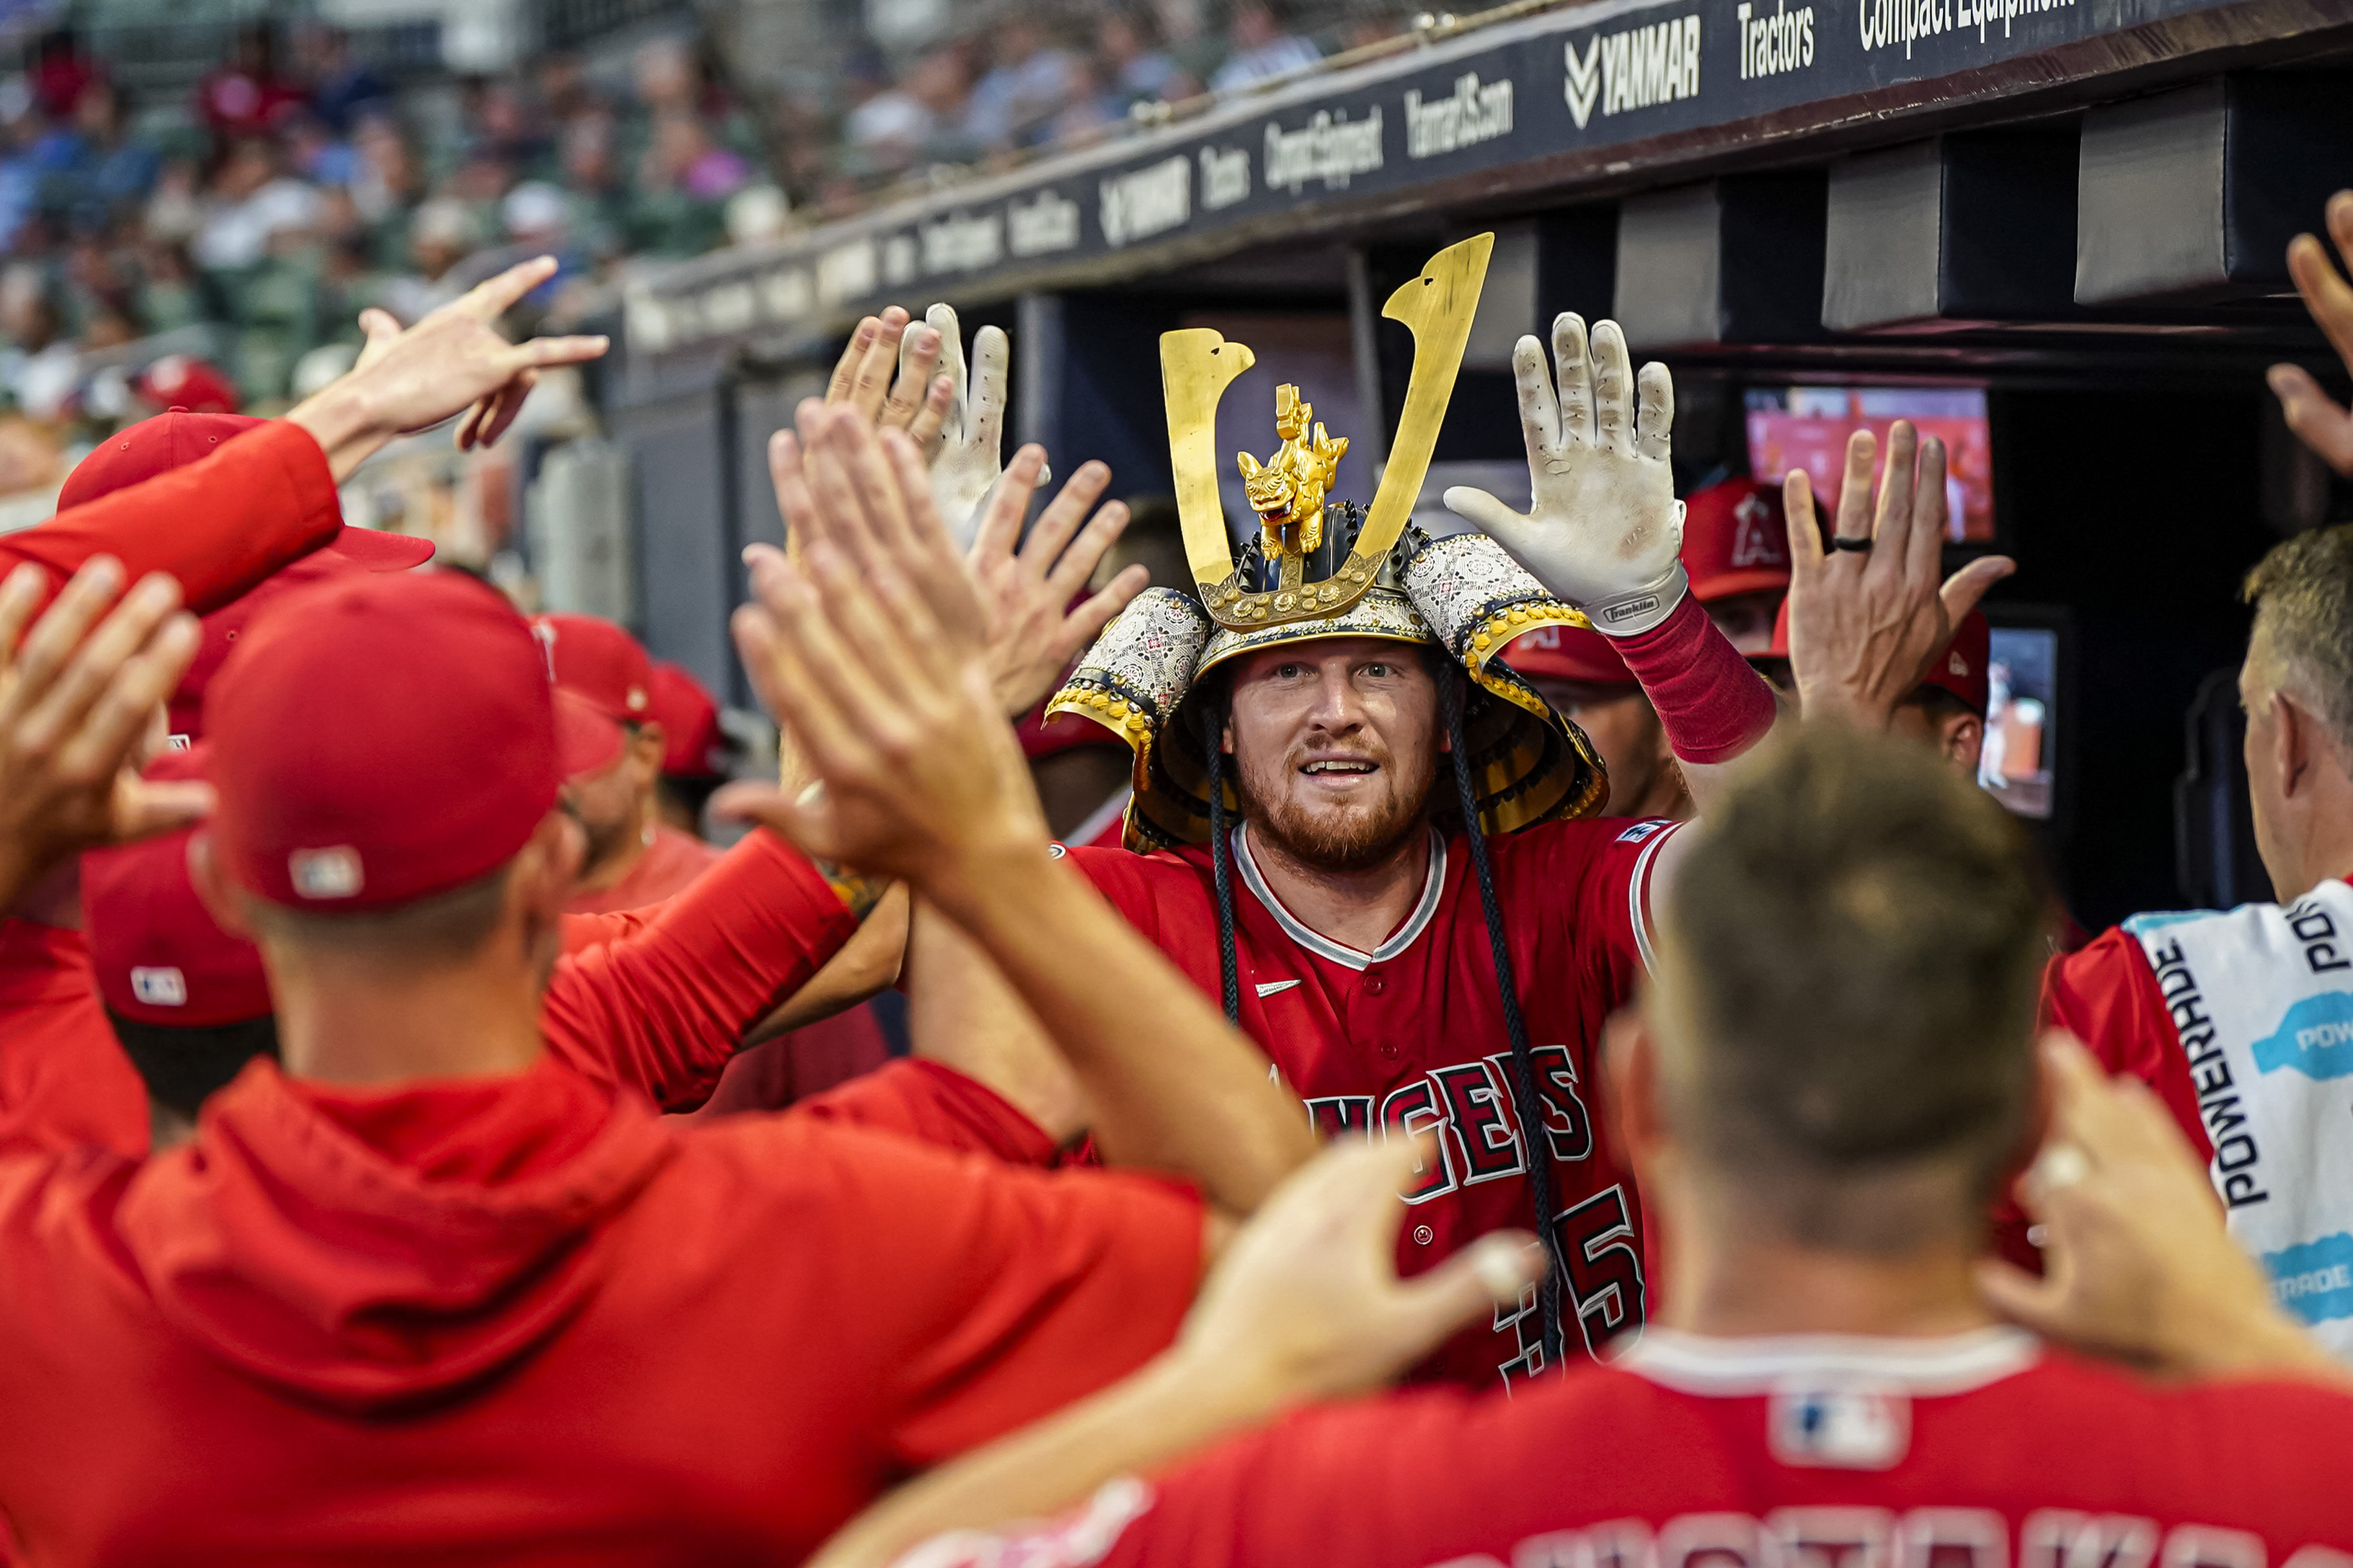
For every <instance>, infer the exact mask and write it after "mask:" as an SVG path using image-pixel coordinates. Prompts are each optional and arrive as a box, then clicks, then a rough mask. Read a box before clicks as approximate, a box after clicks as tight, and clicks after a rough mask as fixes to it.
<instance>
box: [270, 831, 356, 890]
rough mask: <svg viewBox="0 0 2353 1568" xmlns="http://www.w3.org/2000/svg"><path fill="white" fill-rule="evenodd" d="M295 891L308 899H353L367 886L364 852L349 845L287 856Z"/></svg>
mask: <svg viewBox="0 0 2353 1568" xmlns="http://www.w3.org/2000/svg"><path fill="white" fill-rule="evenodd" d="M286 874H287V877H288V878H289V879H290V880H291V881H292V882H293V884H294V891H295V892H296V893H298V894H299V895H301V897H303V898H306V899H350V898H356V897H358V896H359V890H360V889H362V888H363V887H364V886H366V885H367V877H366V874H365V873H364V871H363V870H362V869H361V868H360V852H359V851H358V850H356V849H354V848H353V847H351V846H350V845H348V844H338V845H336V846H335V847H332V848H331V849H297V850H295V851H294V852H293V853H292V854H290V855H289V856H287V857H286Z"/></svg>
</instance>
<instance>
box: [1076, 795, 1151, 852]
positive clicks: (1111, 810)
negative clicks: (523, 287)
mask: <svg viewBox="0 0 2353 1568" xmlns="http://www.w3.org/2000/svg"><path fill="white" fill-rule="evenodd" d="M1134 797H1135V786H1134V784H1129V785H1127V786H1126V787H1125V788H1124V789H1122V790H1121V791H1119V793H1118V794H1116V795H1113V796H1112V797H1111V798H1110V799H1109V800H1107V801H1105V802H1103V804H1102V805H1099V806H1097V807H1095V809H1094V812H1093V814H1092V816H1089V817H1088V818H1087V819H1086V820H1085V821H1084V822H1082V823H1080V824H1079V825H1078V826H1076V827H1073V828H1071V830H1070V832H1068V833H1066V834H1064V835H1063V836H1062V842H1063V843H1065V844H1092V843H1093V842H1094V841H1095V840H1096V839H1098V838H1100V837H1103V830H1104V829H1106V828H1108V827H1109V826H1111V825H1112V824H1113V823H1114V822H1117V821H1118V820H1119V819H1120V817H1121V816H1124V815H1125V813H1126V811H1127V803H1128V802H1129V801H1130V800H1132V799H1134Z"/></svg>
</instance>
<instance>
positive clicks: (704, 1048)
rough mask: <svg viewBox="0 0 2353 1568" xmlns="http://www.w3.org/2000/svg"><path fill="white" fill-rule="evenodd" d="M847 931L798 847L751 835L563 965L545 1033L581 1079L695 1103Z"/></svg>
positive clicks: (845, 915) (842, 914)
mask: <svg viewBox="0 0 2353 1568" xmlns="http://www.w3.org/2000/svg"><path fill="white" fill-rule="evenodd" d="M857 929H858V925H857V919H856V916H855V914H854V913H853V911H852V910H849V908H847V907H845V905H844V903H843V901H842V900H841V899H840V898H839V896H838V895H837V894H836V893H835V892H834V890H833V889H832V888H831V887H830V886H829V885H828V882H827V881H826V879H825V878H823V877H822V876H820V875H818V871H817V869H816V868H814V867H813V866H811V865H810V864H809V862H808V860H807V858H805V857H803V856H802V855H801V853H800V852H799V851H798V850H797V849H795V848H793V847H791V846H790V845H789V844H786V843H784V842H782V841H780V840H779V839H777V838H776V837H775V836H773V835H771V834H767V833H753V834H750V835H748V836H746V837H744V840H743V841H742V842H741V843H739V844H737V845H736V846H735V847H733V848H732V849H730V850H729V851H728V852H727V853H726V854H725V855H723V856H722V857H721V858H720V859H719V861H718V863H717V864H716V865H714V866H712V868H711V869H710V870H709V871H707V872H705V873H704V874H703V875H702V876H701V877H699V878H697V879H695V881H694V883H693V885H692V886H691V887H689V888H688V889H686V890H685V891H683V892H681V893H680V894H679V895H678V896H677V897H675V898H673V899H670V900H667V901H666V902H665V903H664V904H663V906H662V909H661V911H660V912H659V914H657V915H656V916H655V917H654V918H653V919H652V920H650V921H647V922H646V924H645V925H644V926H643V927H642V929H640V930H638V931H635V932H634V933H632V934H630V935H628V936H624V937H622V938H620V939H618V940H617V941H613V942H602V943H599V944H597V945H595V946H592V947H588V948H586V949H583V950H581V951H579V952H574V953H571V954H569V955H567V956H566V957H565V958H563V959H561V960H559V961H558V962H557V964H556V968H555V974H554V978H553V979H551V980H550V981H549V983H548V988H547V999H546V1004H545V1006H544V1008H543V1011H542V1014H541V1017H540V1028H541V1032H542V1033H543V1035H544V1036H545V1037H546V1038H547V1044H548V1048H549V1049H550V1050H551V1051H553V1052H554V1053H555V1054H556V1055H558V1056H561V1057H563V1058H565V1060H567V1061H569V1062H570V1063H571V1064H572V1065H574V1066H575V1067H577V1068H581V1069H582V1070H583V1071H585V1072H587V1073H588V1074H589V1075H590V1076H592V1077H595V1078H597V1079H605V1080H607V1081H611V1082H615V1083H624V1084H628V1086H630V1087H631V1088H633V1089H637V1090H638V1092H639V1093H641V1094H643V1095H645V1096H646V1097H647V1098H648V1099H649V1100H652V1101H653V1102H654V1103H655V1104H657V1105H659V1106H660V1107H661V1108H662V1109H663V1110H691V1109H692V1108H693V1107H695V1106H697V1105H700V1104H702V1102H703V1100H706V1099H708V1098H709V1097H710V1094H711V1090H712V1087H713V1086H714V1085H716V1084H717V1083H718V1081H719V1075H720V1074H721V1073H722V1072H723V1071H724V1070H725V1068H726V1066H727V1062H728V1058H731V1057H733V1055H734V1054H735V1051H736V1049H737V1047H740V1046H741V1045H742V1044H743V1043H744V1035H745V1033H746V1031H748V1030H749V1029H751V1028H752V1027H753V1026H754V1025H755V1024H757V1023H758V1022H759V1020H760V1019H761V1018H762V1017H763V1016H765V1015H766V1014H767V1013H769V1012H770V1011H771V1010H773V1009H774V1008H775V1007H776V1005H777V1003H778V1001H779V999H780V998H783V997H786V996H788V995H790V994H792V993H794V992H797V991H798V990H799V989H801V988H802V987H803V986H805V985H807V984H808V983H809V981H810V978H811V977H812V976H813V975H814V974H816V973H817V972H818V969H819V968H820V967H822V966H823V965H824V964H825V963H826V962H827V961H828V959H830V958H831V957H832V956H833V955H834V954H835V953H836V952H839V950H840V949H841V947H842V945H843V943H845V942H848V941H849V939H850V937H851V935H852V933H853V932H855V931H857Z"/></svg>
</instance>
